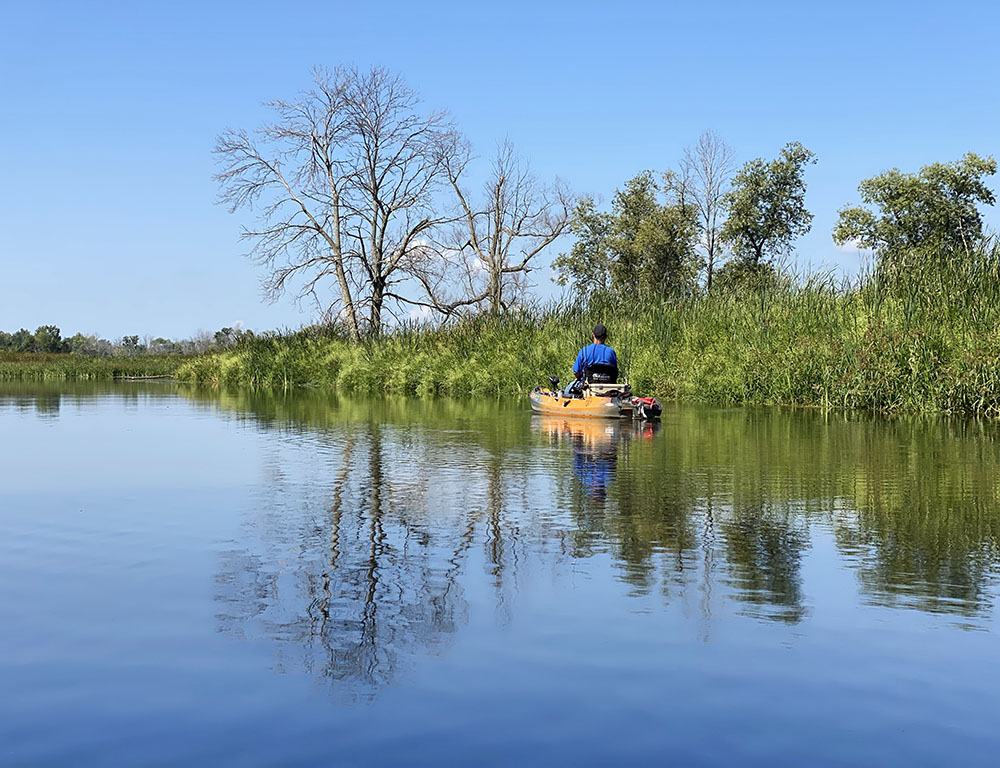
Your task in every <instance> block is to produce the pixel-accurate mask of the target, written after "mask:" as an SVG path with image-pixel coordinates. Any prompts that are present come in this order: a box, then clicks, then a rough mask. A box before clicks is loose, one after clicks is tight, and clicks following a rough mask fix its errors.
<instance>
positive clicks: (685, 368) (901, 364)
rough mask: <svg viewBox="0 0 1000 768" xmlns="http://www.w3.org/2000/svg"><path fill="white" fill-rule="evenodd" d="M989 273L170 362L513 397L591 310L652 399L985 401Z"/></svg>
mask: <svg viewBox="0 0 1000 768" xmlns="http://www.w3.org/2000/svg"><path fill="white" fill-rule="evenodd" d="M963 269H965V267H963ZM991 269H995V267H991ZM958 277H962V278H963V279H958ZM984 280H985V281H987V282H984ZM977 281H978V283H977ZM948 285H953V286H955V289H954V290H948V289H947V288H946V286H948ZM998 286H1000V279H997V275H996V274H995V273H993V272H991V273H990V274H989V275H985V276H984V274H981V271H977V272H974V273H972V272H969V273H968V274H964V276H955V275H952V276H951V278H950V279H949V280H947V281H939V282H938V283H934V284H931V283H930V282H928V281H922V282H914V280H904V279H900V278H896V280H895V282H894V283H893V285H892V287H891V289H890V288H887V287H886V286H885V285H879V284H877V283H875V282H871V283H869V284H868V285H867V286H866V287H863V288H858V289H854V290H845V289H843V288H841V287H839V286H836V285H834V284H832V283H831V282H829V281H823V280H821V279H809V280H806V281H805V282H804V283H802V284H792V283H787V284H784V285H781V286H777V287H775V286H771V287H769V288H767V289H761V290H758V291H755V292H749V293H748V292H740V293H735V292H734V293H729V294H720V295H712V296H709V297H698V298H691V299H685V300H678V301H664V302H647V303H644V304H641V305H636V306H634V307H627V306H623V305H620V304H618V305H613V304H604V305H602V306H596V305H592V306H590V307H589V308H583V309H580V308H577V309H574V308H568V307H550V308H548V309H542V310H538V311H524V312H519V313H518V312H515V313H510V314H508V315H506V316H504V317H501V318H488V317H487V318H478V319H475V320H468V321H463V322H460V323H457V324H455V325H452V326H447V327H443V328H437V329H431V328H424V329H408V330H404V331H400V332H397V333H393V334H390V335H387V336H385V337H382V338H380V339H375V340H371V341H367V342H363V343H352V342H350V341H348V340H346V339H345V338H343V337H341V336H338V335H337V334H336V333H334V332H332V331H329V330H322V329H307V330H303V331H299V332H296V333H292V334H289V335H285V336H275V337H270V338H256V339H253V340H250V341H248V342H245V343H242V344H240V345H239V346H238V347H237V348H235V349H233V350H230V351H226V352H223V353H220V354H215V355H212V356H209V357H200V358H196V359H193V360H191V361H189V362H186V363H184V364H183V365H181V366H180V367H179V369H178V371H177V374H176V376H177V378H178V379H180V380H182V381H189V382H199V383H211V384H216V385H228V386H243V387H272V388H274V387H277V388H282V387H296V386H310V387H324V388H330V389H336V390H338V391H341V392H344V393H398V394H407V395H436V394H444V395H452V396H470V395H472V396H485V397H499V396H513V397H516V396H523V395H524V394H525V393H526V392H528V391H529V390H530V389H531V388H532V387H534V386H535V385H538V384H543V383H546V379H547V376H548V375H550V374H558V375H561V376H562V378H563V380H564V381H565V380H566V377H567V376H568V375H570V374H569V369H570V367H571V365H572V362H573V360H574V359H575V356H576V353H577V350H578V349H579V347H580V346H581V345H582V344H585V343H587V342H588V341H589V338H588V336H589V329H590V328H591V327H592V326H593V325H594V324H595V323H596V322H602V323H604V324H605V325H607V326H608V328H609V330H610V339H609V343H611V344H612V346H614V347H615V348H616V350H617V351H618V356H619V360H620V361H621V365H622V370H623V373H625V374H626V375H627V376H628V378H629V380H630V381H631V383H632V385H633V389H634V390H636V391H638V392H641V393H643V394H651V395H655V396H657V397H660V398H663V399H677V400H684V401H691V402H706V403H715V404H733V405H795V406H816V407H827V408H829V407H833V408H844V409H865V410H872V411H882V412H910V413H919V412H940V413H968V414H979V415H987V416H998V415H1000V301H998V298H1000V290H998Z"/></svg>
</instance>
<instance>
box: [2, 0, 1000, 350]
mask: <svg viewBox="0 0 1000 768" xmlns="http://www.w3.org/2000/svg"><path fill="white" fill-rule="evenodd" d="M998 8H1000V6H998V4H996V3H994V2H962V1H961V0H959V1H957V2H947V3H943V2H919V1H915V0H908V1H907V2H878V0H867V1H866V2H854V1H853V0H851V1H849V2H837V3H833V2H828V3H807V2H802V0H798V1H797V2H753V3H751V2H702V3H697V2H683V3H675V2H648V3H642V2H635V3H622V2H619V3H609V2H602V3H587V2H580V1H579V0H578V1H576V2H538V0H536V1H535V2H520V1H517V2H511V1H509V0H505V2H497V3H470V2H450V3H446V2H429V1H428V2H412V0H411V2H400V3H396V2H389V1H387V0H382V2H354V3H345V2H337V1H336V0H324V1H323V2H312V0H298V2H294V3H287V4H279V3H274V2H264V3H258V2H249V1H246V0H244V1H242V2H231V3H230V2H198V3H194V2H192V3H188V2H169V3H168V2H160V3H137V2H122V3H102V2H66V3H56V2H46V1H45V0H34V1H33V2H16V1H15V0H0V11H2V16H0V18H2V20H3V21H2V25H0V27H2V29H0V105H2V110H3V112H2V120H0V159H2V165H3V181H4V184H3V185H2V186H0V264H2V275H3V277H2V283H0V329H2V330H6V331H14V330H17V329H18V328H20V327H22V326H23V327H26V328H28V329H29V330H34V328H35V327H37V326H39V325H42V324H48V323H53V324H55V325H58V326H59V327H60V328H61V329H62V331H63V334H64V335H70V334H72V333H75V332H77V331H80V332H84V333H96V334H98V335H101V336H104V337H107V338H116V337H120V336H121V335H123V334H132V333H136V334H140V335H147V334H148V335H151V336H160V335H162V336H168V337H172V338H181V337H187V336H191V335H193V334H194V333H196V332H198V331H199V330H207V331H213V330H216V329H218V328H220V327H223V326H228V325H233V324H234V323H236V322H241V323H242V324H243V326H244V327H248V328H253V329H255V330H264V329H269V328H283V327H298V326H300V325H302V324H304V323H307V322H309V321H310V320H311V319H312V313H311V311H309V310H306V311H302V310H300V309H299V308H298V307H297V306H296V305H295V304H294V302H293V301H291V299H286V300H283V301H280V302H279V303H277V304H273V305H271V304H267V303H264V302H263V301H262V300H261V298H260V290H259V279H260V272H259V269H258V268H257V267H255V266H254V265H253V264H251V263H250V262H249V261H248V260H247V259H246V258H245V257H244V255H243V254H244V253H245V251H246V249H247V244H246V243H244V242H241V241H240V240H239V231H240V224H241V216H240V215H231V214H229V213H228V212H227V211H226V209H225V208H224V207H222V206H219V205H217V204H215V198H216V193H217V188H216V185H215V182H214V181H213V180H212V174H213V173H214V172H215V164H214V158H213V155H212V152H211V150H212V147H213V145H214V141H215V137H216V135H217V134H218V133H219V132H220V131H222V130H224V129H225V128H227V127H233V128H248V129H250V128H253V127H255V126H256V125H257V124H258V123H260V122H261V120H262V119H263V118H264V117H265V116H266V111H265V110H264V109H263V108H262V106H261V103H262V102H264V101H267V100H270V99H275V98H284V97H292V96H294V95H295V94H296V93H297V92H298V91H300V90H302V89H305V88H307V87H308V86H309V85H310V72H311V69H312V68H313V67H314V66H316V65H322V66H326V67H331V68H332V67H334V66H336V65H339V64H355V65H357V66H359V67H361V68H367V67H370V66H372V65H383V66H386V67H389V68H390V69H392V70H394V71H396V72H398V73H400V74H402V75H403V76H404V77H405V78H406V80H407V82H408V83H409V85H411V86H412V87H413V88H415V89H416V90H417V91H419V92H420V93H421V94H422V96H423V98H424V100H425V101H426V102H427V104H428V105H429V106H433V107H439V108H445V109H448V110H450V111H451V112H452V114H453V116H454V118H455V120H456V122H457V123H458V125H459V126H460V127H461V128H462V129H463V130H464V131H465V133H466V135H467V136H468V137H469V139H470V140H471V141H472V142H473V144H474V146H475V148H476V150H477V151H478V152H479V153H481V154H483V155H489V154H490V153H491V152H492V151H493V149H494V147H495V144H496V142H497V141H498V140H500V139H503V138H504V137H505V136H509V137H510V138H511V140H512V141H513V142H514V144H515V145H516V146H517V148H518V149H519V151H520V152H521V153H522V154H523V155H525V156H526V157H528V158H529V159H530V160H531V162H532V165H533V167H534V169H535V171H536V172H537V173H538V175H539V176H541V177H542V178H551V177H555V176H559V177H561V178H562V179H564V180H565V181H566V182H567V183H568V184H569V185H570V187H571V188H572V189H573V191H574V192H577V193H582V194H593V195H595V196H598V197H600V198H603V199H604V200H605V201H607V200H608V199H610V197H611V195H612V194H613V192H614V190H615V188H616V187H618V186H620V185H621V184H622V183H623V182H624V181H625V180H626V179H628V178H630V177H631V176H633V175H635V174H636V173H637V172H639V171H641V170H644V169H652V170H655V171H661V170H664V169H666V168H667V167H669V166H672V165H674V164H675V163H676V162H677V160H678V159H679V157H680V155H681V152H682V150H683V147H684V146H686V145H690V144H693V143H694V142H695V141H696V140H697V138H698V135H699V134H700V133H701V132H702V131H704V130H705V129H712V130H714V131H716V132H717V133H719V134H720V135H721V136H722V137H723V138H724V139H725V140H726V141H727V142H728V143H729V144H731V145H732V146H733V148H734V149H735V151H736V154H737V159H738V161H739V163H742V162H745V161H746V160H749V159H752V158H754V157H765V158H772V157H774V156H775V155H776V154H777V153H778V151H779V150H780V148H781V147H782V146H783V145H784V144H785V143H786V142H788V141H792V140H796V141H801V142H802V143H803V144H804V145H805V146H806V147H808V148H809V149H811V150H813V151H814V152H815V153H816V154H817V156H818V159H819V162H818V164H817V165H815V166H811V167H810V168H809V170H808V172H807V175H806V180H807V184H808V193H807V196H806V204H807V207H808V208H809V210H810V211H812V213H813V214H814V216H815V219H814V222H813V231H812V232H811V233H810V234H809V235H807V236H806V237H804V238H802V239H801V240H800V241H799V244H798V249H797V250H798V260H799V261H800V262H801V264H802V266H804V267H805V266H808V265H811V266H813V267H817V266H820V265H827V266H830V267H835V268H837V269H840V270H844V271H846V272H854V271H856V269H857V266H858V264H859V256H858V254H856V253H850V252H845V251H840V250H838V249H837V248H835V247H834V245H833V242H832V240H831V238H830V230H831V229H832V227H833V223H834V221H835V219H836V212H837V209H838V208H840V207H841V206H843V205H844V204H846V203H849V202H855V201H856V200H857V192H856V188H857V184H858V182H859V181H860V180H861V179H863V178H866V177H868V176H872V175H874V174H876V173H879V172H881V171H884V170H887V169H889V168H892V167H898V168H900V169H902V170H904V171H916V170H918V169H919V167H920V166H921V165H925V164H927V163H931V162H936V161H951V160H955V159H958V158H959V157H961V155H962V154H964V153H965V152H967V151H974V152H978V153H981V154H994V155H996V154H997V153H998V152H1000V141H998V139H1000V128H998V126H1000V98H998V95H1000V66H998V63H997V61H998V60H997V53H996V51H997V38H998V33H1000V10H998ZM997 186H998V185H997V183H994V184H993V187H994V189H996V188H997ZM988 220H989V221H990V223H991V225H993V226H994V227H995V226H996V225H997V222H998V220H1000V217H998V216H997V213H996V212H995V211H990V213H989V214H988ZM553 255H554V254H553ZM539 291H540V292H542V291H551V289H550V288H547V287H545V286H544V285H540V286H539Z"/></svg>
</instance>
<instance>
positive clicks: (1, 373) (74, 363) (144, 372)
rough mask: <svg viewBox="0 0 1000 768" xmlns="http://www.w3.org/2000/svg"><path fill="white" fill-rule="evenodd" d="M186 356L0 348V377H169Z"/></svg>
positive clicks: (11, 378) (86, 378) (85, 378)
mask: <svg viewBox="0 0 1000 768" xmlns="http://www.w3.org/2000/svg"><path fill="white" fill-rule="evenodd" d="M190 359H191V358H190V357H182V356H180V355H137V356H135V357H89V356H86V355H73V354H65V355H62V354H58V355H55V354H39V353H25V352H3V351H0V380H7V381H10V380H35V381H55V380H74V379H78V380H98V379H121V378H130V377H142V376H169V375H172V374H173V373H174V371H175V370H177V368H178V366H180V365H181V364H182V363H184V362H185V361H187V360H190Z"/></svg>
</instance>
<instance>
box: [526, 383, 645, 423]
mask: <svg viewBox="0 0 1000 768" xmlns="http://www.w3.org/2000/svg"><path fill="white" fill-rule="evenodd" d="M591 387H592V388H589V389H584V391H583V396H582V397H566V395H565V394H564V393H562V392H559V391H555V390H551V389H544V388H542V387H535V388H534V389H533V390H531V395H530V400H531V410H533V411H534V412H535V413H546V414H551V415H554V416H583V417H589V418H598V419H645V420H648V421H651V420H653V419H656V418H658V417H659V415H660V411H661V410H663V409H662V406H661V405H660V404H659V403H658V402H657V401H656V400H654V399H653V398H652V397H636V396H635V395H633V394H632V393H631V392H630V391H629V390H628V387H627V386H625V387H623V388H622V387H619V388H617V389H610V385H604V388H607V389H604V388H602V389H598V388H597V387H593V385H591ZM595 390H596V391H595Z"/></svg>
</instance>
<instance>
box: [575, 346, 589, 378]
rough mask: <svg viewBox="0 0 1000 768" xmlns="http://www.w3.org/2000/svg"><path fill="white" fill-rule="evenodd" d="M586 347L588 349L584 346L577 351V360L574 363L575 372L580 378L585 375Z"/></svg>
mask: <svg viewBox="0 0 1000 768" xmlns="http://www.w3.org/2000/svg"><path fill="white" fill-rule="evenodd" d="M584 349H586V347H584V348H583V349H581V350H580V351H579V352H578V353H577V355H576V362H575V363H573V373H574V374H576V377H577V378H578V379H579V378H580V377H581V376H583V350H584Z"/></svg>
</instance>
